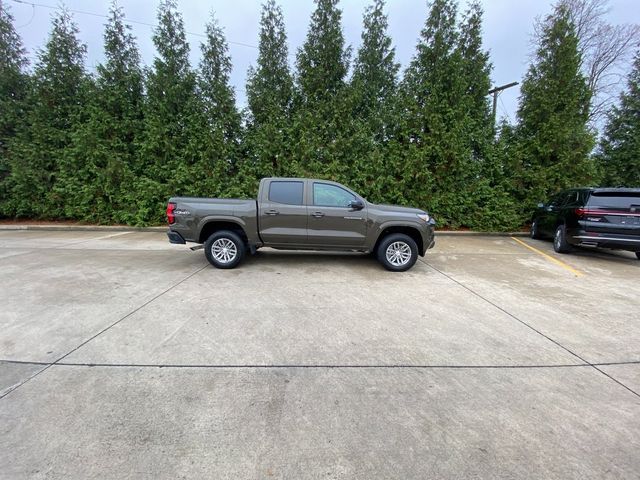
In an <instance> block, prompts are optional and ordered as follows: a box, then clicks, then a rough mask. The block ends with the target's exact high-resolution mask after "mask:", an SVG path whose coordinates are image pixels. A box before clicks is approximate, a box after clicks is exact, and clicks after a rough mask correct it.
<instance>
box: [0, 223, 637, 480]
mask: <svg viewBox="0 0 640 480" xmlns="http://www.w3.org/2000/svg"><path fill="white" fill-rule="evenodd" d="M525 242H527V244H529V245H531V246H534V247H535V248H537V249H539V250H541V251H543V252H545V253H547V254H549V255H552V256H555V257H557V258H559V259H560V260H561V261H562V262H565V263H566V264H567V265H569V266H570V267H571V268H572V269H574V270H575V271H578V272H580V274H581V276H575V275H574V274H573V273H571V271H569V270H567V269H565V268H562V266H560V265H558V264H555V263H553V262H550V261H549V260H548V259H546V258H545V257H544V256H542V255H538V254H536V253H535V252H533V251H531V250H529V249H527V248H524V247H523V246H522V245H519V244H518V243H517V242H515V241H513V240H511V239H509V238H505V237H440V238H439V239H438V241H437V246H436V248H435V249H434V250H432V251H430V252H429V254H428V255H427V257H425V258H424V259H423V260H424V261H423V262H419V263H418V264H417V265H416V266H415V267H414V268H413V269H412V270H411V271H409V272H407V273H405V274H393V273H389V272H386V271H384V270H383V269H382V267H380V266H379V265H378V263H377V262H375V261H374V260H372V259H371V258H368V257H362V256H360V255H350V254H344V255H337V254H326V253H324V254H310V253H287V252H275V251H268V250H265V251H261V252H260V253H259V254H258V255H257V256H256V257H252V258H249V259H247V261H246V262H245V263H244V264H243V265H241V267H240V268H238V269H236V270H231V271H222V270H216V269H213V268H212V267H210V266H209V265H208V263H207V262H206V260H205V259H204V255H203V254H202V252H201V251H198V252H191V251H189V250H188V248H185V247H183V246H175V245H169V244H168V243H167V242H166V240H165V237H164V235H163V234H162V233H155V232H133V233H128V232H88V231H84V232H52V231H0V267H1V268H2V272H3V290H2V291H3V293H2V305H3V306H2V314H1V315H0V359H1V360H2V362H0V396H1V397H2V398H0V478H8V479H9V478H10V479H14V478H17V479H21V478H65V479H66V478H79V479H80V478H82V479H85V478H114V479H115V478H118V479H120V478H136V479H138V478H154V479H157V478H292V479H298V478H367V479H369V478H505V479H506V478H536V479H537V478H558V479H560V478H562V479H566V478H581V479H582V478H594V479H596V478H598V479H599V478H637V476H638V472H639V471H640V457H639V456H638V455H637V452H638V451H639V447H640V396H639V395H638V393H639V392H640V348H639V347H638V345H640V322H638V320H637V309H638V297H637V287H636V285H637V278H638V272H640V270H639V269H640V262H638V261H637V260H635V257H634V256H633V255H629V254H626V253H608V252H592V251H582V250H581V251H578V252H576V253H575V254H573V255H570V256H557V255H556V254H555V253H553V251H552V249H551V245H550V244H548V243H546V242H539V241H533V240H528V239H527V240H525Z"/></svg>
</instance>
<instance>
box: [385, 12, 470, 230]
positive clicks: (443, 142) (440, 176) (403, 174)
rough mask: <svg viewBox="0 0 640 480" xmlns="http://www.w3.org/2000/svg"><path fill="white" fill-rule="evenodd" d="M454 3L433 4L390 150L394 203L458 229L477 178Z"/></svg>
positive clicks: (404, 84) (405, 88)
mask: <svg viewBox="0 0 640 480" xmlns="http://www.w3.org/2000/svg"><path fill="white" fill-rule="evenodd" d="M456 15H457V3H456V2H453V1H449V0H434V2H433V3H432V4H431V9H430V12H429V16H428V18H427V21H426V23H425V26H424V28H423V29H422V32H421V35H420V41H419V43H418V46H417V52H416V54H415V56H414V58H413V59H412V61H411V63H410V65H409V68H408V69H407V71H406V72H405V78H404V80H403V82H402V85H401V98H400V102H401V105H400V108H401V111H402V116H401V118H400V122H399V128H398V132H397V134H396V141H397V142H398V145H395V146H393V147H392V148H393V150H394V152H395V154H396V155H397V158H398V159H399V161H400V165H397V166H396V168H395V169H394V171H395V172H396V175H397V178H396V181H397V182H398V183H400V184H403V185H405V187H404V189H403V190H404V191H403V192H399V195H398V197H397V201H399V202H402V203H415V204H418V205H420V206H423V207H425V208H429V209H430V211H431V212H433V213H434V215H436V217H437V218H438V220H439V222H440V224H444V225H452V226H457V225H459V224H460V222H461V221H462V220H463V219H465V218H467V217H468V215H467V212H468V211H469V209H470V208H472V207H473V197H472V194H473V192H472V189H471V183H472V182H473V180H474V179H475V178H476V168H475V165H474V164H473V162H472V148H471V145H470V137H469V135H470V132H469V126H470V125H469V124H470V122H469V109H470V101H469V97H470V95H469V90H470V88H469V86H468V82H467V79H466V78H465V75H464V62H463V59H462V55H461V49H460V48H459V33H458V30H457V28H456Z"/></svg>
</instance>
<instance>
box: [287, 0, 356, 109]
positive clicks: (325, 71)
mask: <svg viewBox="0 0 640 480" xmlns="http://www.w3.org/2000/svg"><path fill="white" fill-rule="evenodd" d="M337 5H338V0H316V9H315V10H314V12H313V14H312V15H311V23H310V25H309V31H308V33H307V38H306V40H305V43H304V45H303V46H302V48H300V50H299V51H298V57H297V59H296V65H297V68H298V86H299V90H300V95H301V97H302V101H303V102H305V103H307V104H313V103H317V102H320V101H327V100H330V99H332V97H333V96H335V95H336V94H338V93H339V92H340V91H341V90H342V87H343V86H344V80H345V77H346V75H347V71H348V70H349V54H350V50H349V49H347V50H345V41H344V35H343V32H342V25H341V19H342V11H341V10H340V9H339V8H338V7H337Z"/></svg>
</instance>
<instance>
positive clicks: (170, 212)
mask: <svg viewBox="0 0 640 480" xmlns="http://www.w3.org/2000/svg"><path fill="white" fill-rule="evenodd" d="M175 209H176V204H175V203H173V202H169V203H168V204H167V222H169V225H173V224H174V223H176V216H175V215H174V214H173V211H174V210H175Z"/></svg>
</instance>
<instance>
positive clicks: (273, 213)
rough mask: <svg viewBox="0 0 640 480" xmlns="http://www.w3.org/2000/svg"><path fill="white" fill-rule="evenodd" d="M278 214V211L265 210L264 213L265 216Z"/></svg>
mask: <svg viewBox="0 0 640 480" xmlns="http://www.w3.org/2000/svg"><path fill="white" fill-rule="evenodd" d="M279 213H280V212H279V211H278V210H273V209H272V210H266V211H265V212H264V214H265V215H278V214H279Z"/></svg>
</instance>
